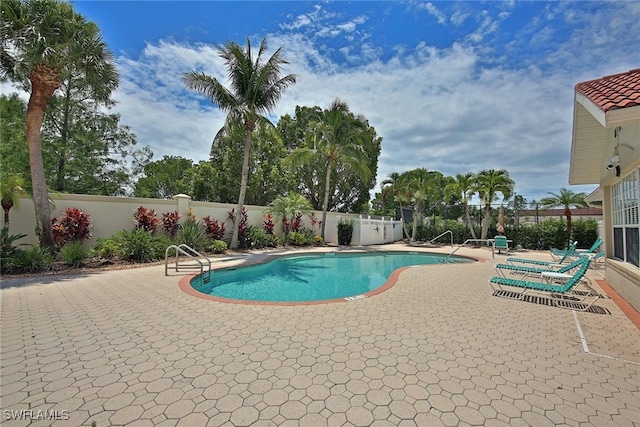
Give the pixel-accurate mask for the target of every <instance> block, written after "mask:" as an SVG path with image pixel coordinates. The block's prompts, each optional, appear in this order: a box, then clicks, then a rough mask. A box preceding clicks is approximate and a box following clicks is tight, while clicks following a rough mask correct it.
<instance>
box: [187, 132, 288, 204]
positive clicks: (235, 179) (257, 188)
mask: <svg viewBox="0 0 640 427" xmlns="http://www.w3.org/2000/svg"><path fill="white" fill-rule="evenodd" d="M238 128H239V129H237V130H236V131H234V132H232V133H231V134H230V135H225V136H221V137H220V138H217V139H216V140H215V141H214V143H213V146H212V147H211V158H210V160H211V168H212V169H215V184H216V187H218V188H217V189H215V191H213V192H212V196H214V197H215V199H212V200H210V201H215V202H222V203H232V202H235V201H236V200H237V199H236V198H237V197H238V191H239V189H240V178H241V173H242V154H243V153H242V144H241V142H242V141H243V138H244V129H242V127H240V126H238ZM239 142H240V143H239ZM286 155H287V150H286V149H285V148H284V144H283V142H282V138H281V137H280V134H279V133H278V131H277V130H276V129H275V128H274V127H273V126H271V125H265V124H258V125H257V126H256V129H255V130H254V132H253V135H252V137H251V154H250V156H249V176H248V182H247V191H246V195H245V203H247V204H250V205H259V206H265V205H267V204H269V202H271V201H272V200H274V199H275V198H276V197H278V196H279V195H281V194H286V193H287V192H289V191H291V190H294V189H295V188H296V185H295V181H294V180H292V177H291V174H290V173H289V172H288V170H287V168H286V167H285V166H284V165H283V162H282V159H283V158H285V157H286ZM203 178H204V177H203ZM212 178H213V177H211V178H209V179H212ZM194 179H197V181H198V182H197V185H198V186H199V187H200V188H202V180H201V179H200V174H199V172H198V171H197V173H196V176H194ZM194 185H196V182H195V181H194ZM194 197H195V193H194ZM199 200H201V199H199Z"/></svg>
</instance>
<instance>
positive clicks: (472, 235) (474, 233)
mask: <svg viewBox="0 0 640 427" xmlns="http://www.w3.org/2000/svg"><path fill="white" fill-rule="evenodd" d="M464 213H465V215H466V217H467V225H468V226H469V231H470V232H471V237H473V238H474V239H475V238H476V231H475V230H474V229H473V224H471V213H470V212H469V205H468V204H467V203H465V204H464Z"/></svg>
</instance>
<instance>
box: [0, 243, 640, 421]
mask: <svg viewBox="0 0 640 427" xmlns="http://www.w3.org/2000/svg"><path fill="white" fill-rule="evenodd" d="M335 249H336V248H329V249H327V248H322V249H320V250H335ZM369 249H372V250H394V249H395V250H425V251H430V252H444V253H449V252H451V250H452V249H451V247H450V246H445V247H442V248H424V247H417V246H416V247H408V246H407V245H405V244H394V245H385V246H383V247H377V248H369ZM270 253H273V252H270ZM457 253H458V254H460V255H465V256H470V257H474V258H476V259H478V260H479V262H476V263H470V264H437V265H427V266H421V267H412V268H407V269H404V270H403V271H402V272H401V273H400V274H399V275H398V278H397V283H396V284H395V285H394V286H393V287H391V288H390V289H388V290H387V291H385V292H383V293H380V294H378V295H375V296H371V297H368V298H362V299H358V300H355V301H349V302H346V301H345V302H341V303H332V304H322V305H299V306H273V305H256V304H247V305H245V304H229V303H223V302H217V301H210V300H206V299H201V298H196V297H194V296H192V295H189V294H187V293H185V292H183V291H182V290H181V289H180V287H179V285H178V282H179V280H180V279H181V278H182V277H183V276H185V275H186V273H185V272H181V273H175V272H170V273H169V276H165V274H164V265H162V266H160V265H155V266H149V267H142V268H135V269H125V270H115V271H108V272H100V273H91V274H81V275H75V276H55V277H48V278H44V279H43V278H39V279H33V278H31V279H29V278H23V279H9V280H3V281H2V283H1V286H2V290H1V292H0V297H1V310H2V311H1V313H0V315H1V317H0V320H1V330H0V332H1V335H0V347H1V348H0V358H1V360H0V368H1V372H0V409H1V410H2V414H1V415H0V416H1V417H2V418H1V420H0V423H1V424H2V425H3V426H7V427H9V426H26V425H31V426H45V425H56V426H58V425H60V426H67V425H69V426H80V425H82V426H89V425H92V423H95V426H97V427H102V426H111V425H131V426H194V427H199V426H249V425H251V426H312V427H315V426H369V425H373V426H458V425H460V426H467V425H487V426H494V425H504V426H513V425H534V426H553V425H567V426H586V425H594V426H633V425H640V329H639V326H637V325H636V324H634V323H633V321H636V322H637V318H636V317H634V316H637V315H638V313H637V312H633V311H628V310H627V311H628V313H627V314H625V313H624V312H623V310H622V309H621V308H620V307H619V305H618V304H616V302H615V300H614V299H609V298H604V299H600V300H599V301H597V303H596V305H597V306H599V307H601V308H603V309H606V310H607V311H609V312H610V314H601V313H589V312H574V311H572V310H567V309H561V308H556V307H550V306H546V305H540V304H534V303H528V302H522V301H516V300H510V299H506V298H498V297H494V296H492V289H491V287H490V286H489V283H488V279H489V278H490V277H492V276H494V275H496V273H495V270H494V264H495V263H497V262H500V261H503V260H504V259H505V258H506V256H505V255H498V254H496V255H495V259H494V258H492V256H491V252H490V251H489V250H487V249H486V248H463V249H461V250H460V251H458V252H457ZM267 255H268V254H267ZM265 256H266V255H265V254H255V255H248V254H247V255H243V256H241V257H238V258H234V257H224V258H215V259H214V265H215V266H226V265H231V264H243V263H247V262H252V261H255V260H259V259H261V258H264V257H265ZM512 256H518V257H522V258H533V259H542V260H550V257H549V255H548V253H546V252H545V253H542V252H516V253H514V254H512ZM588 276H589V277H590V278H591V279H593V281H594V282H595V281H596V280H599V279H602V278H603V271H602V270H590V271H589V273H588ZM595 283H597V282H595ZM597 286H599V285H597ZM603 286H604V285H603ZM603 293H604V292H603ZM29 410H30V411H31V412H28V411H29ZM47 414H48V415H50V416H52V417H53V418H56V417H57V418H58V420H57V421H50V420H43V419H37V418H38V417H40V418H42V417H44V416H45V415H47ZM18 418H22V419H18Z"/></svg>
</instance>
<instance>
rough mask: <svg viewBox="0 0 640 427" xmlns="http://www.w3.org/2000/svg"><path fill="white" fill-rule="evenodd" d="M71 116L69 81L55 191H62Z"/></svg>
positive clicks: (69, 83) (61, 130)
mask: <svg viewBox="0 0 640 427" xmlns="http://www.w3.org/2000/svg"><path fill="white" fill-rule="evenodd" d="M70 115H71V79H69V82H68V84H67V93H66V94H65V102H64V112H63V118H62V129H60V145H61V153H60V157H59V158H58V170H57V171H56V188H55V189H56V191H64V170H65V167H66V164H67V140H68V139H69V116H70Z"/></svg>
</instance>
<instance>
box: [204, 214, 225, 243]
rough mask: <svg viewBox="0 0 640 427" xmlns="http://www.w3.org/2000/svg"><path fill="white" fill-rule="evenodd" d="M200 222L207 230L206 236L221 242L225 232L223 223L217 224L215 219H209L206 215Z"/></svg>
mask: <svg viewBox="0 0 640 427" xmlns="http://www.w3.org/2000/svg"><path fill="white" fill-rule="evenodd" d="M202 222H203V223H204V226H205V228H206V230H207V234H208V235H209V236H211V237H212V238H213V239H215V240H222V238H223V237H224V233H225V232H226V231H227V226H226V225H225V223H224V222H218V220H217V219H211V216H209V215H207V216H205V217H204V218H202Z"/></svg>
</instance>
